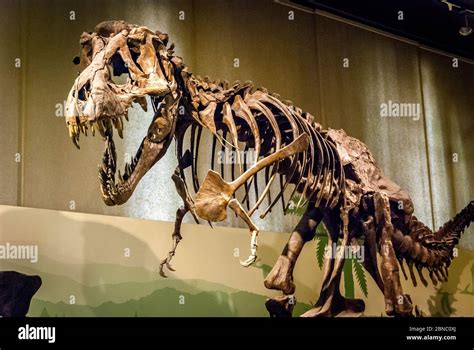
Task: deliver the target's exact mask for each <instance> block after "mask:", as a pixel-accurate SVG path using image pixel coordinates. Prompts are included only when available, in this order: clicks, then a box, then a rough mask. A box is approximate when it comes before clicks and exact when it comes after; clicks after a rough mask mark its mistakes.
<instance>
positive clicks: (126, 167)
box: [125, 163, 132, 176]
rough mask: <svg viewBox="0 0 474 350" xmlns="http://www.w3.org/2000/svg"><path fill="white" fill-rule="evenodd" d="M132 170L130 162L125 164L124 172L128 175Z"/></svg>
mask: <svg viewBox="0 0 474 350" xmlns="http://www.w3.org/2000/svg"><path fill="white" fill-rule="evenodd" d="M131 172H132V167H131V166H130V164H128V163H127V164H125V174H127V176H128V175H130V174H131Z"/></svg>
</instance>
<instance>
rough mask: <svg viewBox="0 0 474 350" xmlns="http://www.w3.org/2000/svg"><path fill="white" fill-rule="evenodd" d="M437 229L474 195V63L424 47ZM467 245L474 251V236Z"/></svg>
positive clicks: (429, 151) (424, 93)
mask: <svg viewBox="0 0 474 350" xmlns="http://www.w3.org/2000/svg"><path fill="white" fill-rule="evenodd" d="M420 62H421V77H422V79H423V84H422V86H423V99H424V104H425V114H426V135H427V145H428V157H429V161H430V180H431V195H432V198H433V215H434V221H435V222H434V223H435V227H439V226H441V225H442V224H443V223H444V222H445V221H446V219H447V218H448V217H450V216H452V215H454V213H456V212H458V211H460V210H461V209H462V208H464V207H465V206H466V203H467V202H468V201H470V200H473V199H474V140H473V135H474V94H473V92H472V88H471V84H472V81H473V78H474V65H469V64H466V63H464V62H459V66H458V67H457V68H456V67H453V60H452V58H450V57H444V56H440V55H436V54H434V53H432V52H428V51H420ZM470 231H471V236H470V237H469V236H467V235H465V236H464V239H463V245H464V246H466V247H469V248H470V249H474V238H473V237H472V233H473V232H474V229H473V228H472V227H471V228H470Z"/></svg>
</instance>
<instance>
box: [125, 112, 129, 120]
mask: <svg viewBox="0 0 474 350" xmlns="http://www.w3.org/2000/svg"><path fill="white" fill-rule="evenodd" d="M125 120H126V121H127V122H128V113H125Z"/></svg>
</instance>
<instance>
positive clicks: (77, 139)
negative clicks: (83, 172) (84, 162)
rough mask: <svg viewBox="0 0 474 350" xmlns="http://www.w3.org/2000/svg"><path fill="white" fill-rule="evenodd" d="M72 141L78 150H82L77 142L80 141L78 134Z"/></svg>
mask: <svg viewBox="0 0 474 350" xmlns="http://www.w3.org/2000/svg"><path fill="white" fill-rule="evenodd" d="M71 140H72V143H73V144H74V146H76V147H77V149H81V147H79V144H78V143H77V141H79V135H77V134H76V135H75V136H74V135H73V136H72V137H71Z"/></svg>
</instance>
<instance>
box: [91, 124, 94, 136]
mask: <svg viewBox="0 0 474 350" xmlns="http://www.w3.org/2000/svg"><path fill="white" fill-rule="evenodd" d="M91 131H92V136H95V127H94V122H91Z"/></svg>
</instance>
